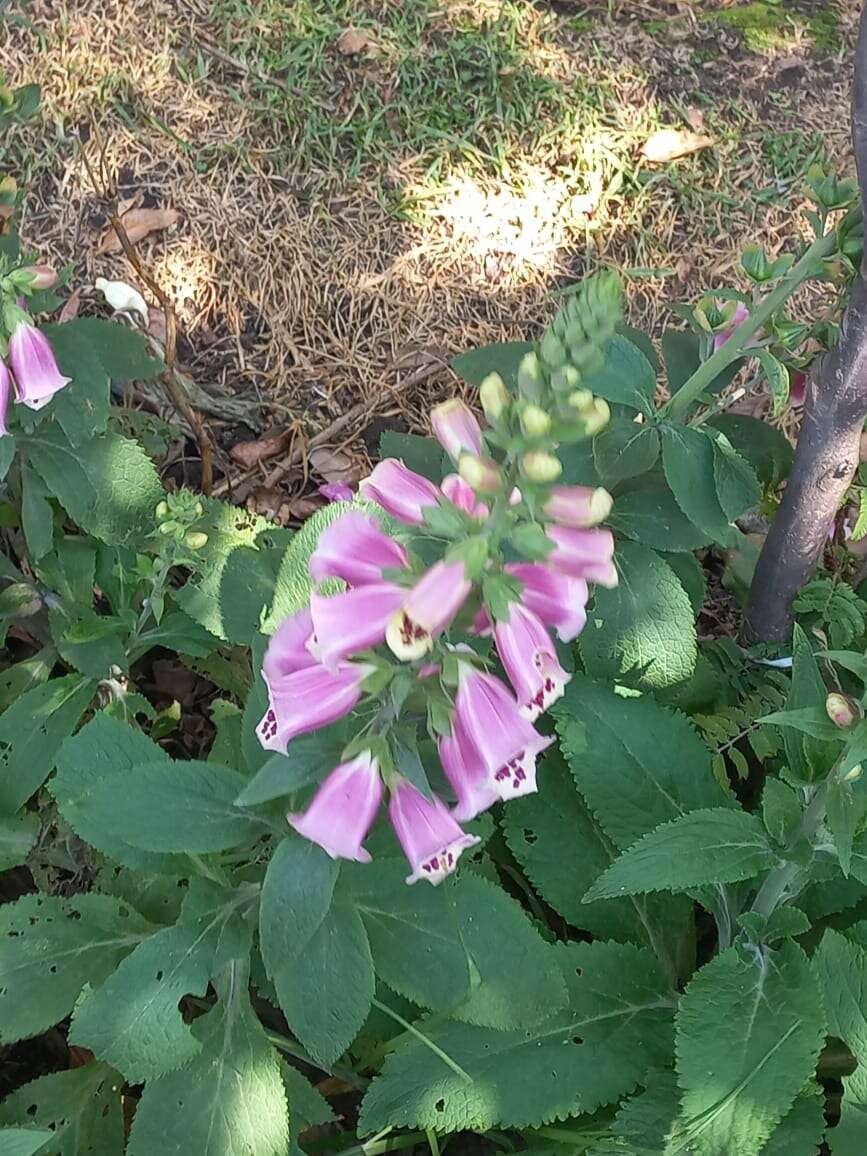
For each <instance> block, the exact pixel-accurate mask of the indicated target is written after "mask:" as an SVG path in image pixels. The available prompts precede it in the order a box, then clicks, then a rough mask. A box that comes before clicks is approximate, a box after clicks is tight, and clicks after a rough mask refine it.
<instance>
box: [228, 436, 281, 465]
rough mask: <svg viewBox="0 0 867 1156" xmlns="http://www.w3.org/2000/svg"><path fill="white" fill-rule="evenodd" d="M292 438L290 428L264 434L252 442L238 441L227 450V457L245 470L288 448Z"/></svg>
mask: <svg viewBox="0 0 867 1156" xmlns="http://www.w3.org/2000/svg"><path fill="white" fill-rule="evenodd" d="M291 440H292V430H291V429H284V430H281V431H280V432H279V433H272V434H266V435H265V437H262V438H257V439H256V440H255V441H252V442H238V443H237V445H234V446H232V448H231V449H230V450H229V457H230V458H231V459H232V461H233V462H237V463H238V465H239V466H243V467H244V469H245V470H250V469H252V468H253V466H257V465H258V464H259V462H261V461H264V460H265V458H273V457H275V455H277V454H282V453H283V452H284V450H286V449H288V447H289V443H290V441H291Z"/></svg>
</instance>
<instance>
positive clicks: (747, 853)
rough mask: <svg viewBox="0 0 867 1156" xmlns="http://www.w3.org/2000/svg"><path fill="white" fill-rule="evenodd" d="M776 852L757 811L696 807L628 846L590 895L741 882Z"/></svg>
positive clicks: (607, 896) (605, 896)
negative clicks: (704, 809) (747, 811)
mask: <svg viewBox="0 0 867 1156" xmlns="http://www.w3.org/2000/svg"><path fill="white" fill-rule="evenodd" d="M776 858H777V856H776V854H775V852H774V850H773V849H772V847H771V846H770V844H769V842H768V838H767V835H766V834H765V831H764V829H763V827H762V825H761V823H760V822H759V821H758V819H757V818H756V817H755V815H748V814H747V813H746V812H745V811H735V810H734V809H730V808H728V807H715V808H711V809H709V810H706V811H690V813H689V814H688V815H683V816H682V817H681V818H679V819H673V820H672V821H671V822H670V823H664V824H663V825H662V826H661V827H657V828H656V829H655V830H654V831H650V832H648V834H646V835H644V836H643V837H642V838H641V839H640V840H639V841H638V842H637V843H635V844H634V845H633V846H632V847H630V848H628V850H626V851H624V852H623V854H622V855H621V856H620V858H619V859H618V860H617V862H616V863H613V864H612V865H611V867H609V868H608V870H607V871H606V872H605V874H604V875H602V876H600V878H599V879H597V881H596V883H594V885H593V886H592V887H591V888H590V890H589V891H588V892H587V895H586V899H587V901H588V902H590V901H591V900H593V899H614V898H617V896H619V895H637V894H642V893H643V892H646V891H689V890H691V889H693V888H696V887H703V886H705V885H706V884H709V883H737V882H739V881H740V880H741V879H751V878H752V877H753V876H754V875H757V874H758V873H759V872H760V871H763V870H765V869H766V868H769V867H772V866H773V865H774V863H775V862H776Z"/></svg>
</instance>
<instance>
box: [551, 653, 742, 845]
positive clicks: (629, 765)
mask: <svg viewBox="0 0 867 1156" xmlns="http://www.w3.org/2000/svg"><path fill="white" fill-rule="evenodd" d="M555 713H556V721H557V730H558V732H559V735H560V739H561V743H562V749H563V753H564V755H565V757H566V761H567V762H568V763H569V767H570V770H571V771H572V774H573V776H574V778H575V782H576V783H577V785H578V790H579V791H580V792H581V794H582V795H583V796H584V798H585V799H586V800H587V804H588V806H589V807H590V809H591V811H593V813H594V814H595V815H596V818H597V819H598V821H599V824H600V826H601V827H602V829H603V831H604V832H605V833H606V835H607V836H608V837H609V839H611V841H612V842H613V843H614V845H615V846H616V847H618V848H620V849H623V848H625V847H629V846H630V845H631V844H632V843H634V842H635V840H636V839H638V838H640V836H642V835H644V834H646V833H647V832H648V831H652V830H653V829H654V828H655V827H657V826H659V824H660V823H666V822H668V821H669V820H671V819H676V818H679V817H680V816H682V815H685V814H687V813H688V812H690V811H694V810H697V809H699V808H707V807H721V806H724V805H725V804H726V803H727V802H728V801H729V797H728V796H727V795H726V794H725V793H724V792H723V790H722V788H721V787H720V785H719V783H718V782H717V781H716V779H715V777H714V774H713V770H712V767H711V756H710V751H709V750H708V748H707V747H706V746H705V744H704V743H703V742H702V741H701V739H700V738H699V736H698V734H697V733H696V730H695V728H694V727H693V725H692V723H691V722H690V721H689V720H688V719H687V718H685V716H684V715H681V714H678V713H676V712H674V711H668V710H665V709H664V708H663V707H661V706H658V705H657V704H656V703H655V702H654V701H653V699H652V698H625V697H622V696H621V695H618V694H615V693H614V692H613V691H611V690H609V689H608V688H607V687H604V686H600V685H599V684H598V683H595V682H591V681H590V680H589V679H586V678H582V677H581V676H580V675H577V674H576V675H573V676H572V681H571V682H570V683H569V685H568V686H567V687H566V693H565V695H564V697H563V699H562V700H561V701H560V703H559V704H558V706H557V707H556V709H555Z"/></svg>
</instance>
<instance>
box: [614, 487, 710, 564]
mask: <svg viewBox="0 0 867 1156" xmlns="http://www.w3.org/2000/svg"><path fill="white" fill-rule="evenodd" d="M608 524H609V525H610V526H611V527H612V529H614V530H619V531H620V533H621V534H623V535H624V536H625V537H627V538H632V539H633V540H634V541H636V542H641V543H643V544H644V545H645V546H653V547H655V548H656V549H657V550H666V551H676V552H678V553H688V552H689V551H691V550H698V549H700V548H701V547H702V546H707V545H708V543H709V542H710V540H711V536H710V535H709V534H705V533H704V532H703V531H702V530H699V529H698V527H697V526H694V525H693V524H692V522H690V520H689V518H687V516H686V514H684V513H683V511H682V510H681V508H680V506H678V504H677V502H676V501H675V500H674V495H673V494H672V493H671V491H670V490H669V489H668V487H662V486H652V487H648V488H647V489H640V490H629V491H627V493H625V494H618V495H617V500H616V501H615V503H614V509H613V510H612V511H611V513H610V515H609V517H608Z"/></svg>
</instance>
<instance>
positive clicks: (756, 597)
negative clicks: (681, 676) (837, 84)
mask: <svg viewBox="0 0 867 1156" xmlns="http://www.w3.org/2000/svg"><path fill="white" fill-rule="evenodd" d="M852 137H853V143H854V146H855V162H856V166H857V169H858V183H859V186H860V190H861V202H862V211H863V209H864V205H865V202H867V4H865V7H864V9H863V11H862V13H861V26H860V30H859V33H858V44H857V48H856V58H855V85H854V91H853V99H852ZM865 273H867V263H865V258H864V257H862V260H861V269H860V272H859V274H858V278H857V280H856V281H855V284H854V287H853V290H852V297H851V300H850V303H849V306H848V308H847V310H846V312H845V314H844V316H843V322H842V325H841V329H840V339H839V342H838V344H837V346H836V348H835V349H833V350H831V352H830V353H827V354H826V355H825V356H824V357H822V358H820V359H819V360H818V361H817V362H816V363H815V364H814V367H813V371H812V372H811V374H810V380H809V384H808V389H807V398H806V403H805V406H804V419H803V426H802V430H801V436H800V438H799V439H798V445H797V449H796V451H795V460H794V463H793V465H792V470H791V473H790V474H789V480H788V482H787V484H786V491H785V494H784V495H783V501H782V504H781V506H780V509H779V512H778V513H777V516H776V518H775V519H774V523H773V525H772V526H771V530H770V533H769V534H768V537H767V539H766V541H765V545H764V547H763V549H762V552H761V555H760V556H759V562H758V565H757V567H756V573H755V577H754V579H753V584H752V588H751V590H750V596H749V601H748V602H747V607H746V612H745V620H744V633H745V635H746V636H747V638H749V639H757V640H761V641H767V642H771V641H775V642H778V641H783V640H785V639H786V638H788V637H789V634H790V632H791V627H792V614H791V610H790V605H791V601H792V599H793V598H794V597H795V595H796V594H797V592H798V591H799V590H800V588H801V587H802V586H803V585H804V583H805V582H807V581H808V580H809V578H810V577H811V575H812V573H813V571H814V569H815V567H816V565H817V563H818V562H819V559H820V558H821V556H822V550H823V548H824V545H825V542H826V541H827V536H828V532H829V530H830V528H831V526H832V525H833V521H834V516H835V514H836V512H837V509H838V508H839V506H840V503H841V501H842V500H843V497H844V495H845V493H846V490H847V489H848V488H849V485H850V483H851V481H852V477H853V475H854V473H855V469H856V468H857V466H858V461H859V443H860V436H861V431H862V429H863V425H864V418H865V415H867V281H865ZM711 360H713V359H712V358H711Z"/></svg>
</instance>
